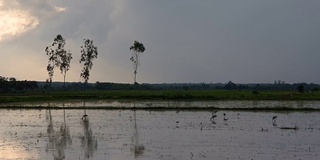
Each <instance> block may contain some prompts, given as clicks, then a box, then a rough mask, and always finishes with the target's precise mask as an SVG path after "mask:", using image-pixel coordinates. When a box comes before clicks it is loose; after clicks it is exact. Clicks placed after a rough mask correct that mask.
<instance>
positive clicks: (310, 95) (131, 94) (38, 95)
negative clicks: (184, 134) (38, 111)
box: [0, 90, 320, 103]
mask: <svg viewBox="0 0 320 160" xmlns="http://www.w3.org/2000/svg"><path fill="white" fill-rule="evenodd" d="M85 99H90V100H112V99H135V100H145V99H148V100H320V92H306V93H298V92H288V91H265V92H252V91H225V90H210V91H193V90H190V91H184V90H169V91H149V90H148V91H141V90H129V91H59V92H58V91H53V92H26V93H10V94H0V103H9V102H41V101H60V100H85Z"/></svg>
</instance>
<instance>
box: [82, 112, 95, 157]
mask: <svg viewBox="0 0 320 160" xmlns="http://www.w3.org/2000/svg"><path fill="white" fill-rule="evenodd" d="M81 119H82V120H81V126H82V128H83V135H82V136H80V140H81V147H82V148H83V149H84V155H85V158H86V159H89V158H92V157H93V153H94V151H96V150H97V148H98V142H97V139H96V138H95V137H94V136H93V134H92V129H91V126H90V122H89V116H88V115H87V114H86V112H85V114H84V115H83V116H82V118H81Z"/></svg>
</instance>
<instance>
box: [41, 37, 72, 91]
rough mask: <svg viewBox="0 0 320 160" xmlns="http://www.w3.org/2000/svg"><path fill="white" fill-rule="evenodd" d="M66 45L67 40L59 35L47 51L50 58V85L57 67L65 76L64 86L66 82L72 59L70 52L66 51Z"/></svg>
mask: <svg viewBox="0 0 320 160" xmlns="http://www.w3.org/2000/svg"><path fill="white" fill-rule="evenodd" d="M65 45H66V41H65V39H64V38H63V37H62V36H61V35H60V34H59V35H57V37H56V38H54V40H53V43H52V45H50V46H47V47H46V49H45V52H46V54H47V55H48V56H49V60H48V66H47V71H48V74H49V83H50V84H51V82H52V77H53V74H54V69H55V67H60V71H61V74H62V75H63V76H64V85H65V82H66V75H67V71H68V70H69V69H70V62H71V59H72V56H71V53H70V51H69V52H67V51H66V50H65V49H64V46H65Z"/></svg>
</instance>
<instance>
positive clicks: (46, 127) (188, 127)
mask: <svg viewBox="0 0 320 160" xmlns="http://www.w3.org/2000/svg"><path fill="white" fill-rule="evenodd" d="M212 112H213V111H211V110H208V111H188V110H185V111H178V110H177V111H175V110H170V111H153V110H105V109H96V110H89V109H87V110H84V109H81V110H80V109H68V110H63V109H59V110H49V109H41V110H34V109H14V110H10V109H0V115H1V117H0V159H1V160H2V159H4V160H7V159H23V160H24V159H28V160H29V159H48V160H50V159H52V160H53V159H66V160H70V159H75V160H78V159H80V160H82V159H93V160H100V159H101V160H105V159H107V160H119V159H122V160H126V159H128V160H131V159H146V160H147V159H155V160H157V159H160V160H161V159H163V160H170V159H182V160H185V159H193V160H199V159H244V160H247V159H259V160H260V159H266V160H269V159H315V160H316V159H320V155H318V154H320V136H319V135H320V112H301V111H300V112H284V111H282V112H251V111H230V110H229V111H225V110H219V111H218V112H217V113H215V115H216V116H217V117H215V118H214V119H210V118H211V117H212ZM84 114H86V115H88V116H87V118H86V119H82V116H83V115H84ZM224 114H225V116H224ZM273 116H277V118H276V120H275V121H273V120H272V117H273Z"/></svg>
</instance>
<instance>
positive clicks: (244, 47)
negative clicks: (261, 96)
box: [0, 0, 320, 83]
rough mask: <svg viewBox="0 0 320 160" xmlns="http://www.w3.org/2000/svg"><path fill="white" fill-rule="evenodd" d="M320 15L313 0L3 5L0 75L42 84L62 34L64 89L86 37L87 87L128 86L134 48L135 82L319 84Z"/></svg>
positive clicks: (28, 1)
mask: <svg viewBox="0 0 320 160" xmlns="http://www.w3.org/2000/svg"><path fill="white" fill-rule="evenodd" d="M319 17H320V1H319V0H308V1H301V0H281V1H279V0H201V1H195V0H161V1H160V0H90V1H88V0H76V1H75V0H0V54H1V58H0V75H1V76H5V77H16V78H17V79H18V80H37V81H45V80H46V79H47V78H48V73H47V71H46V66H47V63H48V57H47V55H46V54H45V51H44V50H45V48H46V46H49V45H51V44H52V42H53V39H54V38H55V37H56V36H57V35H58V34H61V35H62V36H63V37H64V38H65V40H66V46H65V49H66V50H70V51H71V53H72V56H73V59H72V62H71V68H70V70H69V71H68V72H67V77H66V80H67V81H69V82H79V81H81V79H80V73H81V65H80V64H79V59H80V55H81V53H80V47H81V46H82V45H83V44H84V41H83V39H86V38H89V39H91V40H93V43H94V44H95V45H96V46H97V47H98V58H97V59H95V60H94V62H93V68H92V70H91V71H90V79H89V82H97V81H99V82H115V83H133V77H134V74H133V66H132V64H131V61H130V57H131V51H130V50H129V48H130V46H132V45H133V43H134V41H135V40H137V41H139V42H141V43H143V44H144V46H145V48H146V50H145V52H144V53H141V54H140V66H139V68H138V73H137V81H138V82H139V83H202V82H204V83H226V82H228V81H232V82H234V83H273V82H274V81H275V80H281V81H285V82H287V83H298V82H306V83H320V70H319V68H320V18H319ZM53 81H63V76H62V75H61V73H60V71H59V69H58V68H57V69H56V70H55V73H54V77H53Z"/></svg>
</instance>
